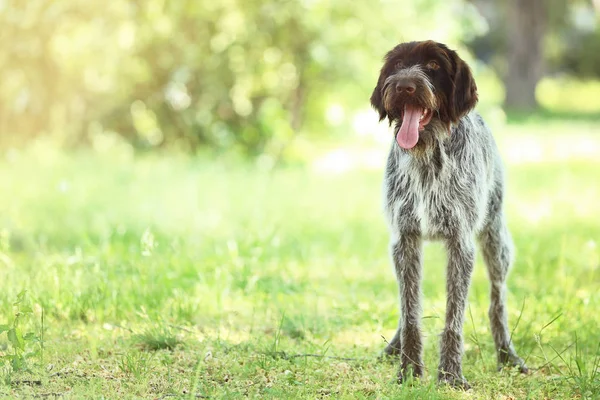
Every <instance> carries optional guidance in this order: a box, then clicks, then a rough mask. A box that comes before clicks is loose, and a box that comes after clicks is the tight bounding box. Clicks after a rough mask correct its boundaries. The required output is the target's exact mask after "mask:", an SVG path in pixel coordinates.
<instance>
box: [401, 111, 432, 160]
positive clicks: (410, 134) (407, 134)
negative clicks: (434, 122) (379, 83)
mask: <svg viewBox="0 0 600 400" xmlns="http://www.w3.org/2000/svg"><path fill="white" fill-rule="evenodd" d="M432 116H433V111H432V110H431V109H429V108H422V107H418V106H413V105H408V104H407V105H405V106H404V112H402V115H401V117H402V125H401V126H400V129H398V134H397V135H396V141H397V142H398V145H399V146H400V147H402V148H403V149H407V150H408V149H412V148H413V147H415V145H416V144H417V142H418V141H419V132H421V131H422V130H423V129H425V126H427V124H428V123H429V122H430V121H431V118H432Z"/></svg>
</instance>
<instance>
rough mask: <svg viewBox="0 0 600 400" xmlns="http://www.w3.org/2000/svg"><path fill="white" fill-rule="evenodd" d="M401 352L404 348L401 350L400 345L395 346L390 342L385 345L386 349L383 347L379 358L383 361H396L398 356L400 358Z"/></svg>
mask: <svg viewBox="0 0 600 400" xmlns="http://www.w3.org/2000/svg"><path fill="white" fill-rule="evenodd" d="M401 352H402V350H400V347H399V345H398V346H393V345H391V344H388V345H387V346H386V347H385V349H383V351H382V352H381V354H380V355H379V360H381V361H396V360H398V358H400V353H401Z"/></svg>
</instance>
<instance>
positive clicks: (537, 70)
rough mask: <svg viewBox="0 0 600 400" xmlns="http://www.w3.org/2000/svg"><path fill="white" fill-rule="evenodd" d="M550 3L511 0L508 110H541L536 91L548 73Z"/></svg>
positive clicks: (505, 79)
mask: <svg viewBox="0 0 600 400" xmlns="http://www.w3.org/2000/svg"><path fill="white" fill-rule="evenodd" d="M545 2H546V0H508V1H507V3H508V4H507V5H508V20H507V23H508V26H507V28H508V29H507V35H508V36H507V39H508V71H507V75H506V77H505V78H504V83H505V88H506V98H505V100H504V106H505V107H506V108H507V109H512V110H519V111H530V110H533V109H535V108H537V106H538V104H537V101H536V99H535V87H536V85H537V83H538V81H539V80H540V79H541V78H542V76H543V73H544V54H543V40H544V33H545V31H546V27H547V25H548V10H547V7H546V4H545Z"/></svg>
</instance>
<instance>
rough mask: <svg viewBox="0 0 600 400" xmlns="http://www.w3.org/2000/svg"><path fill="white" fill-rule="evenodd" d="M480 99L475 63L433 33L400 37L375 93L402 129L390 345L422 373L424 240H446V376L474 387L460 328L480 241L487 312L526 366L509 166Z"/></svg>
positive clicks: (392, 165)
mask: <svg viewBox="0 0 600 400" xmlns="http://www.w3.org/2000/svg"><path fill="white" fill-rule="evenodd" d="M477 101H478V94H477V85H476V84H475V80H474V79H473V75H472V73H471V70H470V68H469V66H468V65H467V64H466V62H465V61H463V60H462V59H461V58H460V57H459V56H458V54H457V53H456V52H455V51H453V50H451V49H449V48H448V47H447V46H446V45H444V44H441V43H437V42H433V41H422V42H407V43H401V44H399V45H397V46H396V47H394V48H393V49H392V50H391V51H389V52H388V53H387V55H386V56H385V58H384V65H383V67H382V68H381V72H380V75H379V79H378V82H377V86H376V87H375V89H374V90H373V94H372V96H371V104H372V106H373V107H374V108H375V110H376V111H377V112H378V113H379V120H380V121H382V120H384V119H386V118H387V119H388V121H389V124H390V126H392V125H394V133H395V135H394V136H395V138H394V140H393V142H392V146H391V149H390V151H389V155H388V158H387V164H386V168H385V176H384V185H383V191H384V212H385V216H386V219H387V223H388V226H389V229H390V236H391V239H390V254H391V259H392V263H393V266H394V269H395V272H396V277H397V280H398V286H399V292H400V322H399V324H398V330H397V332H396V334H395V335H394V337H393V339H392V340H391V341H390V342H389V343H388V345H387V347H386V348H385V350H384V353H383V354H384V355H386V356H387V355H389V356H396V357H397V356H399V358H400V370H399V373H398V381H399V382H400V383H401V382H402V381H403V379H406V376H407V374H408V373H412V375H413V376H414V377H421V376H422V375H423V342H422V338H421V331H420V319H421V288H420V286H421V279H422V275H423V265H422V264H423V262H422V260H423V241H424V240H442V241H443V242H444V243H445V247H446V250H447V255H448V261H447V262H448V264H447V272H446V291H447V302H446V320H445V327H444V330H443V332H442V334H441V344H440V362H439V367H438V382H439V383H446V384H449V385H451V386H453V387H458V388H463V389H468V388H469V384H468V382H467V381H466V379H465V378H464V376H463V373H462V354H463V334H462V330H463V323H464V315H465V308H466V304H467V296H468V291H469V285H470V280H471V274H472V272H473V265H474V260H475V243H476V242H478V243H479V245H480V248H481V250H482V253H483V258H484V261H485V263H486V265H487V271H488V275H489V278H490V281H491V304H490V308H489V318H490V323H491V331H492V335H493V338H494V343H495V347H496V352H497V357H498V364H499V367H500V368H501V367H502V366H504V365H511V366H516V367H518V368H519V369H520V371H521V372H523V373H527V366H526V365H525V363H524V361H523V360H522V359H521V358H520V357H519V356H518V355H517V353H516V351H515V349H514V347H513V344H512V342H511V334H510V331H509V329H508V322H507V314H506V277H507V273H508V271H509V269H510V266H511V264H512V260H513V243H512V239H511V236H510V233H509V231H508V229H507V226H506V220H505V216H504V212H503V200H504V193H505V189H504V173H503V166H502V161H501V159H500V154H499V151H498V149H497V147H496V143H495V141H494V138H493V136H492V133H491V132H490V129H489V128H488V126H487V125H486V124H485V122H484V121H483V119H482V118H481V116H480V115H479V114H478V113H477V112H476V111H474V108H475V105H476V104H477Z"/></svg>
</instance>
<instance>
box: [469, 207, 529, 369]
mask: <svg viewBox="0 0 600 400" xmlns="http://www.w3.org/2000/svg"><path fill="white" fill-rule="evenodd" d="M479 242H480V245H481V250H482V253H483V258H484V260H485V263H486V265H487V270H488V275H489V278H490V282H491V303H490V309H489V317H490V324H491V329H492V335H493V337H494V343H495V345H496V352H497V355H498V366H499V368H502V366H504V365H510V366H518V367H519V369H520V371H521V372H523V373H527V371H528V369H527V366H526V365H525V362H524V361H523V360H522V359H521V358H520V357H519V356H518V355H517V353H516V351H515V349H514V347H513V344H512V342H511V333H510V330H509V329H508V318H507V314H506V277H507V275H508V271H509V269H510V266H511V263H512V257H513V243H512V239H511V237H510V233H509V232H508V229H507V227H506V224H505V221H504V218H503V216H502V214H501V213H498V214H497V215H496V216H494V217H493V218H492V219H491V221H490V223H489V224H488V226H487V227H486V228H485V229H484V230H483V232H481V234H480V236H479Z"/></svg>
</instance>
